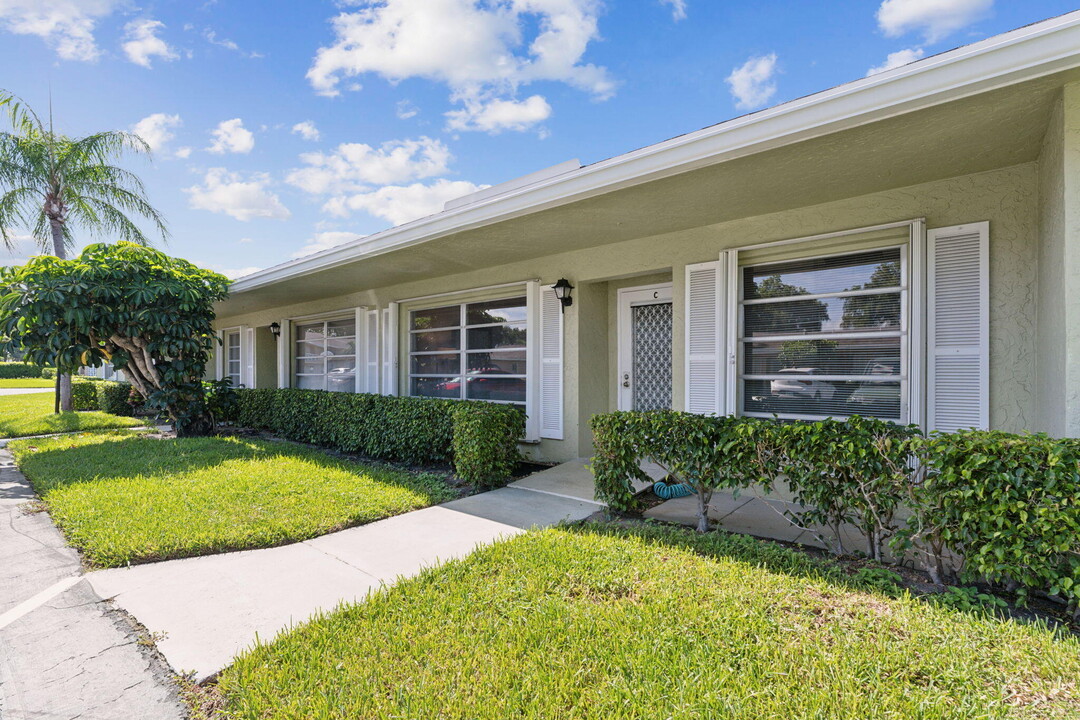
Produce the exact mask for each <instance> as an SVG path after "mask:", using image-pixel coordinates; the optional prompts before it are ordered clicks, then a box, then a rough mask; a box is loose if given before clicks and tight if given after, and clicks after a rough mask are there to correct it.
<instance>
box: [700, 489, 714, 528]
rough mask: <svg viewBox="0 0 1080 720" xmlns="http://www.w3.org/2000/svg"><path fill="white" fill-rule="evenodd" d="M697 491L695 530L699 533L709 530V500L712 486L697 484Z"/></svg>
mask: <svg viewBox="0 0 1080 720" xmlns="http://www.w3.org/2000/svg"><path fill="white" fill-rule="evenodd" d="M697 491H698V493H697V502H698V521H697V531H698V532H699V533H707V532H709V501H710V500H712V488H706V487H705V486H704V485H699V486H698V488H697Z"/></svg>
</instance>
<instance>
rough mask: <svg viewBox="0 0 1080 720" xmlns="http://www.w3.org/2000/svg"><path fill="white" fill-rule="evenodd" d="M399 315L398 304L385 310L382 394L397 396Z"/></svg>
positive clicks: (391, 304)
mask: <svg viewBox="0 0 1080 720" xmlns="http://www.w3.org/2000/svg"><path fill="white" fill-rule="evenodd" d="M397 314H398V304H397V303H390V307H388V308H385V309H383V324H382V325H383V326H382V338H383V343H382V346H383V347H382V353H383V356H382V394H383V395H397V363H396V362H395V360H396V359H397Z"/></svg>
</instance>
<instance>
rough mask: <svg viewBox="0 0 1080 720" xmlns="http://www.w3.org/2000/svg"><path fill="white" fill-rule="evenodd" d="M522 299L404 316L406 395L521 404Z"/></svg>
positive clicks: (523, 363) (523, 353)
mask: <svg viewBox="0 0 1080 720" xmlns="http://www.w3.org/2000/svg"><path fill="white" fill-rule="evenodd" d="M526 319H527V311H526V300H525V298H524V297H515V298H510V299H506V300H489V301H484V302H474V303H465V304H459V305H445V306H442V307H436V308H430V309H426V310H414V311H412V312H411V313H409V394H410V395H421V396H425V397H440V398H455V399H461V400H488V401H490V402H499V403H512V404H515V405H521V406H524V405H525V398H526V387H525V386H526V367H527V359H526V345H525V338H526Z"/></svg>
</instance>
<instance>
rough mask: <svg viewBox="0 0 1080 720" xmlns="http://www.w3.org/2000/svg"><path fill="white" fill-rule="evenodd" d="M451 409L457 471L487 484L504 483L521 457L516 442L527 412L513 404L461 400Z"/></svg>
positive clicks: (491, 485) (480, 483)
mask: <svg viewBox="0 0 1080 720" xmlns="http://www.w3.org/2000/svg"><path fill="white" fill-rule="evenodd" d="M450 412H451V417H452V418H453V429H452V431H451V435H452V437H453V442H452V445H451V447H452V450H453V456H454V469H455V470H456V471H457V474H458V475H460V476H461V477H464V478H471V480H470V481H471V482H473V483H475V484H477V485H482V486H485V487H496V486H498V485H503V484H505V483H506V480H507V479H509V478H510V476H511V475H512V474H513V472H514V465H515V464H516V463H517V462H518V460H519V459H520V454H519V453H518V449H517V444H518V439H519V438H520V437H521V436H522V434H523V432H524V430H525V414H524V413H523V412H521V410H519V409H518V408H516V407H513V406H510V405H497V404H495V403H484V402H460V401H458V402H455V403H454V405H453V407H452V409H451V411H450Z"/></svg>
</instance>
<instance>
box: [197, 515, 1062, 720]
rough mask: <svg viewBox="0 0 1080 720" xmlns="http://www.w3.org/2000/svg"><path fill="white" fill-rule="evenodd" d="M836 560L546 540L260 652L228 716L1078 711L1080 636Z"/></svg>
mask: <svg viewBox="0 0 1080 720" xmlns="http://www.w3.org/2000/svg"><path fill="white" fill-rule="evenodd" d="M820 567H824V566H816V565H815V564H814V563H813V562H812V561H810V560H808V559H807V558H806V556H803V555H798V554H796V553H794V552H792V551H788V550H785V549H783V548H781V547H779V546H777V545H774V544H767V543H762V542H760V541H756V540H753V539H751V538H746V537H740V536H730V535H723V534H711V535H709V536H705V537H699V536H694V535H692V534H690V533H684V532H681V531H673V530H668V529H664V528H642V529H640V530H617V529H613V528H611V527H610V526H587V527H585V528H578V529H575V528H570V529H556V530H546V531H542V532H537V533H531V534H527V535H524V536H519V537H518V538H515V539H512V540H509V541H505V542H502V543H499V544H497V545H495V546H491V547H487V548H485V549H482V550H479V551H478V552H476V553H474V554H473V555H471V556H470V557H468V558H466V559H464V560H461V561H456V562H452V563H450V564H448V565H445V566H443V567H441V568H437V569H434V570H429V571H427V572H425V573H423V574H422V575H421V576H419V577H417V578H414V579H412V580H406V581H403V582H401V583H400V584H398V585H397V586H395V587H393V588H391V589H389V590H387V591H383V592H380V593H378V594H377V595H375V596H373V597H372V598H371V599H369V600H368V601H367V602H365V603H362V604H359V605H352V606H348V607H345V608H342V609H340V610H338V611H336V612H333V613H331V614H329V615H325V616H323V617H321V618H317V619H315V620H313V621H311V622H308V623H306V624H304V625H301V626H299V627H297V628H295V629H294V630H292V631H290V632H288V633H287V634H285V635H283V636H281V637H279V638H278V639H277V640H276V641H274V642H272V643H270V644H267V645H262V646H259V647H257V648H255V649H253V650H250V651H248V652H246V653H244V654H243V655H241V656H240V658H239V659H238V660H237V661H236V662H235V664H233V665H232V666H230V667H229V668H227V669H226V670H225V671H224V673H223V674H222V675H221V677H220V683H219V685H218V688H217V690H218V692H219V693H220V700H221V701H222V702H223V708H224V709H223V710H221V711H220V713H221V714H220V716H221V717H228V718H250V719H252V720H255V719H256V718H258V719H260V720H262V719H265V718H296V719H299V718H341V719H345V718H445V719H452V718H462V719H464V718H490V719H492V720H495V719H502V718H511V717H513V718H566V719H567V720H569V719H574V720H578V719H581V720H586V719H591V718H595V719H597V720H599V719H601V718H640V719H642V720H645V719H650V718H695V719H700V720H709V719H712V718H717V719H724V720H727V719H735V718H738V719H745V720H803V719H814V720H877V719H881V720H884V719H886V718H889V719H894V720H907V719H908V718H919V719H920V720H933V719H944V718H949V719H950V720H953V719H956V718H972V719H974V718H979V719H982V720H985V719H992V718H1028V719H1031V718H1062V719H1064V718H1073V717H1078V716H1080V690H1078V688H1077V680H1078V678H1080V642H1078V641H1077V640H1076V638H1074V637H1071V636H1068V637H1066V636H1063V635H1061V634H1055V633H1053V632H1050V631H1048V630H1047V629H1045V628H1043V627H1041V626H1033V625H1023V624H1020V623H1016V622H1011V621H1002V620H998V619H994V618H991V617H987V616H980V615H971V614H965V613H960V612H958V611H955V610H949V609H946V608H943V607H940V606H936V605H931V604H928V603H926V602H924V601H919V600H915V599H911V598H910V597H905V598H901V599H891V598H888V597H886V596H884V595H877V594H872V593H869V592H865V591H861V590H859V589H857V588H856V587H854V586H853V585H852V584H851V581H847V580H845V579H843V578H841V577H840V576H839V575H837V574H836V573H835V571H834V572H833V573H830V572H829V571H825V572H824V573H823V572H822V571H821V569H820Z"/></svg>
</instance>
